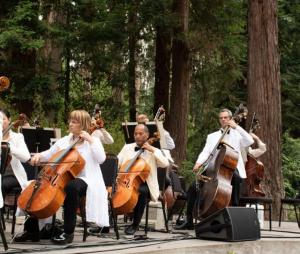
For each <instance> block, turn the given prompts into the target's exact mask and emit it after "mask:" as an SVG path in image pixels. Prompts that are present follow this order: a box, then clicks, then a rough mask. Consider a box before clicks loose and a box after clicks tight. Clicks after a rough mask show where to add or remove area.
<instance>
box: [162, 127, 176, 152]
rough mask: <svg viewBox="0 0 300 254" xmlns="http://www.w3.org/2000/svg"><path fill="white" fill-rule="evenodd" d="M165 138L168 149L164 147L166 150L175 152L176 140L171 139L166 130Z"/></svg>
mask: <svg viewBox="0 0 300 254" xmlns="http://www.w3.org/2000/svg"><path fill="white" fill-rule="evenodd" d="M164 136H165V140H166V147H164V149H167V150H173V149H174V148H175V143H174V140H173V138H172V137H171V135H170V133H169V132H168V131H166V130H164Z"/></svg>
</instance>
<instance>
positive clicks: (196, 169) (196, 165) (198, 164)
mask: <svg viewBox="0 0 300 254" xmlns="http://www.w3.org/2000/svg"><path fill="white" fill-rule="evenodd" d="M200 167H201V164H200V163H196V164H195V166H194V167H193V172H194V173H197V172H198V171H199V168H200Z"/></svg>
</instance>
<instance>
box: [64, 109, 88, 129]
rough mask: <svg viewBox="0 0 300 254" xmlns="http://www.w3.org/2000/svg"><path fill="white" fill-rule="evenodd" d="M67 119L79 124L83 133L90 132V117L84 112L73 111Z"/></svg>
mask: <svg viewBox="0 0 300 254" xmlns="http://www.w3.org/2000/svg"><path fill="white" fill-rule="evenodd" d="M69 119H72V120H76V121H78V122H79V123H80V127H81V129H82V130H83V131H87V132H89V131H90V128H91V116H90V115H89V113H88V112H86V111H85V110H73V111H72V112H71V113H70V117H69Z"/></svg>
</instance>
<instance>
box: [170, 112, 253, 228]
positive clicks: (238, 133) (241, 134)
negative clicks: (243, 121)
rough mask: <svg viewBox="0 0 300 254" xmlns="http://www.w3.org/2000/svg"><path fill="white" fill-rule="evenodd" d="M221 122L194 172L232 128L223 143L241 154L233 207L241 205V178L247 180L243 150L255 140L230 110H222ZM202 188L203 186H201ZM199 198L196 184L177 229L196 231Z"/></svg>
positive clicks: (200, 156) (210, 135) (208, 138)
mask: <svg viewBox="0 0 300 254" xmlns="http://www.w3.org/2000/svg"><path fill="white" fill-rule="evenodd" d="M219 122H220V125H221V129H220V130H218V131H216V132H213V133H211V134H209V135H208V136H207V139H206V144H205V146H204V148H203V150H202V152H201V153H200V154H199V156H198V159H197V161H196V163H195V165H194V168H193V171H194V172H195V173H196V172H198V170H199V168H200V167H201V166H202V164H203V163H204V162H205V161H206V160H207V159H208V158H209V156H210V154H211V153H212V151H213V148H214V147H215V145H216V144H217V142H218V140H219V139H220V137H221V135H222V132H223V131H224V129H225V128H226V126H230V130H229V132H228V133H227V134H226V135H225V137H224V139H223V142H225V143H227V144H228V145H230V146H232V147H233V148H234V149H235V150H236V151H237V152H238V154H239V158H238V164H237V169H236V170H235V171H234V174H233V177H232V181H231V185H232V196H231V200H232V204H231V205H232V206H238V205H239V195H240V183H241V178H246V171H245V166H244V163H243V159H242V156H241V148H243V147H249V146H250V145H251V144H253V142H254V141H253V138H252V137H251V136H250V135H249V134H248V132H246V131H245V130H244V129H243V128H242V127H240V126H239V125H237V124H236V123H235V121H234V120H233V119H232V113H231V111H230V110H228V109H222V110H221V111H220V112H219ZM200 188H201V186H200ZM196 198H197V191H196V183H194V184H192V185H191V186H190V188H189V190H188V193H187V220H186V222H185V223H183V224H182V225H180V226H177V227H176V229H194V224H193V209H194V203H195V201H196Z"/></svg>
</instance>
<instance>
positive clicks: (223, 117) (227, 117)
mask: <svg viewBox="0 0 300 254" xmlns="http://www.w3.org/2000/svg"><path fill="white" fill-rule="evenodd" d="M219 119H229V116H220V117H219Z"/></svg>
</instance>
